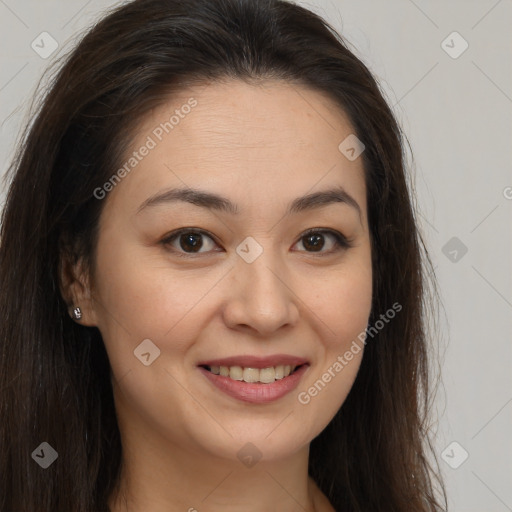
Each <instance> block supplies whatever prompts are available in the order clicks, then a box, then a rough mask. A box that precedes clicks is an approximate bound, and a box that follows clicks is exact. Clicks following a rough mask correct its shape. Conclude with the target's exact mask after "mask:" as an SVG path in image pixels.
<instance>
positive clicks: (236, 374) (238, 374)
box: [201, 363, 307, 384]
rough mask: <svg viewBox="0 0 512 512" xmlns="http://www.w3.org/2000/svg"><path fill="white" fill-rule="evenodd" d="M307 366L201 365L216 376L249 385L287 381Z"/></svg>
mask: <svg viewBox="0 0 512 512" xmlns="http://www.w3.org/2000/svg"><path fill="white" fill-rule="evenodd" d="M303 366H307V363H306V364H300V365H289V364H287V365H278V366H269V367H267V368H261V369H260V368H250V367H242V366H209V365H201V367H202V368H204V369H205V370H208V371H209V372H210V373H213V374H214V375H220V376H221V377H227V378H229V379H231V380H236V381H243V382H248V383H257V384H272V383H273V382H275V381H276V380H282V379H286V378H287V377H289V376H290V375H292V374H293V373H294V372H296V371H297V370H298V369H299V368H302V367H303Z"/></svg>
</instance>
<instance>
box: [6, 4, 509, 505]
mask: <svg viewBox="0 0 512 512" xmlns="http://www.w3.org/2000/svg"><path fill="white" fill-rule="evenodd" d="M118 3H119V2H112V1H108V0H89V1H87V0H67V1H65V2H64V1H60V2H58V1H56V0H0V38H1V39H0V52H1V56H0V59H1V72H0V125H1V133H0V136H1V138H0V157H1V165H2V168H1V169H0V172H2V173H3V172H5V169H6V168H7V165H8V161H9V159H10V158H11V156H12V154H13V148H14V144H15V141H16V138H17V135H18V133H19V130H20V127H21V126H22V124H23V123H24V122H26V121H27V120H29V119H28V117H27V112H28V106H29V103H30V99H31V97H32V95H33V93H34V91H35V87H36V85H37V82H38V80H39V77H40V76H41V74H42V72H43V70H44V69H45V68H46V67H47V66H48V65H49V64H50V63H51V62H53V61H54V60H55V58H56V57H57V56H60V55H62V54H63V53H65V52H66V51H68V50H69V49H70V48H71V46H72V44H73V40H74V39H75V38H76V36H77V34H78V33H79V32H81V31H82V30H83V29H84V28H85V27H87V26H89V24H90V23H91V22H92V21H93V20H95V19H98V17H99V16H101V13H102V12H103V11H104V10H105V9H106V8H108V7H111V6H114V5H116V4H118ZM300 3H301V4H303V5H305V6H306V7H309V8H311V9H312V10H314V11H316V12H317V13H319V14H320V15H322V16H323V17H324V18H326V19H327V20H329V21H330V22H331V23H333V24H334V25H335V27H336V28H337V29H338V30H340V31H341V32H342V34H343V35H344V36H345V37H346V38H347V39H348V40H349V41H350V42H351V43H352V44H353V45H354V46H355V48H356V53H357V54H358V56H359V57H360V58H361V59H362V60H363V61H364V62H365V63H366V64H367V65H368V66H369V67H370V69H371V70H372V71H373V73H374V74H375V75H376V76H377V78H378V79H379V80H380V83H381V86H382V88H383V90H384V91H385V93H386V95H387V97H388V99H389V101H390V103H391V105H392V106H393V108H394V111H395V112H396V115H397V117H398V119H399V121H400V123H401V125H402V126H403V128H404V130H405V132H406V134H407V136H408V138H409V140H410V142H411V145H412V150H413V154H414V158H415V167H414V171H411V172H413V174H414V181H415V183H416V189H417V194H418V197H419V207H420V219H421V226H422V229H423V231H424V234H425V237H426V240H427V242H428V245H429V250H430V253H431V256H432V258H433V261H434V265H435V272H436V275H437V278H438V281H439V285H440V289H441V294H442V300H443V307H444V310H445V318H446V319H447V321H445V320H443V321H442V324H441V335H442V336H441V338H440V344H441V347H442V351H443V350H445V353H444V360H443V366H442V379H443V383H444V388H441V390H440V395H439V398H438V400H437V408H438V415H439V418H440V423H439V431H438V434H437V437H436V450H437V453H438V454H439V456H440V463H441V467H442V470H443V473H444V475H445V478H446V481H447V486H448V494H449V502H450V505H451V506H450V510H452V511H455V512H484V511H485V512H505V511H507V510H509V511H512V486H511V484H512V436H511V432H512V428H511V426H512V376H511V374H512V372H511V369H512V344H511V333H512V322H511V318H512V315H511V313H512V278H511V264H512V254H511V253H512V229H511V228H512V225H511V224H512V223H511V219H512V172H511V151H510V147H511V142H512V133H511V132H512V123H511V118H512V115H511V114H512V80H511V77H512V72H511V68H512V45H511V40H510V27H511V26H512V2H511V0H499V1H496V0H481V1H477V0H472V1H468V0H458V1H454V0H452V1H447V0H445V1H441V0H437V1H428V2H427V1H421V0H414V1H413V0H387V1H384V0H364V1H361V0H359V1H357V0H350V1H348V0H347V1H344V0H322V1H321V0H315V1H311V2H300ZM43 31H46V32H48V33H49V34H51V36H52V37H53V38H54V39H55V40H56V41H57V42H58V44H59V47H58V49H57V50H56V51H55V52H54V53H53V54H52V55H51V56H50V57H49V58H47V59H43V58H41V57H40V56H39V55H38V54H37V53H36V52H35V51H34V50H33V49H32V48H31V43H32V41H34V40H36V42H37V40H40V39H37V38H38V36H39V35H40V34H41V33H42V32H43ZM453 31H457V32H458V33H459V34H460V35H461V36H462V37H463V38H464V40H466V41H467V43H468V44H469V47H468V49H467V50H466V51H465V52H464V53H462V54H461V55H460V56H459V57H458V58H452V57H451V56H450V55H448V53H446V52H445V50H444V49H443V47H445V48H446V45H448V46H449V47H450V46H451V47H452V48H451V49H450V48H446V49H448V50H449V51H451V52H452V53H453V52H456V51H458V50H460V49H461V48H462V46H461V44H463V42H462V41H461V40H458V39H456V38H455V39H454V38H453V37H452V38H448V39H447V40H446V42H445V43H444V45H442V42H443V41H444V40H445V39H446V38H447V36H449V34H451V33H452V32H453ZM39 44H41V43H39ZM4 194H5V190H2V191H1V194H0V201H1V203H3V202H4ZM452 237H457V239H458V240H459V241H457V242H456V243H457V244H458V245H459V247H455V250H456V251H457V252H456V253H454V252H452V253H451V254H450V251H453V249H454V248H453V247H448V248H446V249H445V253H446V254H447V255H445V253H443V247H445V244H446V243H447V242H448V241H449V240H450V239H451V238H452ZM461 244H464V246H466V247H467V253H466V254H464V255H462V251H461V250H460V248H461V247H462V246H461ZM453 259H455V260H456V261H452V260H453ZM441 318H442V319H443V317H441ZM453 441H456V442H457V443H458V445H455V446H453V445H452V446H451V447H450V448H449V449H448V450H447V451H445V449H446V448H447V447H448V446H449V445H450V443H452V442H453ZM463 449H464V450H466V451H467V452H468V454H469V457H468V458H467V460H465V461H464V463H463V464H461V465H460V466H459V467H458V468H457V469H453V468H452V467H450V465H449V464H448V463H447V462H446V461H449V462H450V464H451V465H452V466H453V465H456V463H458V462H460V460H461V457H462V455H463V453H464V452H462V450H463ZM443 453H444V459H443V458H442V454H443ZM445 459H446V461H445Z"/></svg>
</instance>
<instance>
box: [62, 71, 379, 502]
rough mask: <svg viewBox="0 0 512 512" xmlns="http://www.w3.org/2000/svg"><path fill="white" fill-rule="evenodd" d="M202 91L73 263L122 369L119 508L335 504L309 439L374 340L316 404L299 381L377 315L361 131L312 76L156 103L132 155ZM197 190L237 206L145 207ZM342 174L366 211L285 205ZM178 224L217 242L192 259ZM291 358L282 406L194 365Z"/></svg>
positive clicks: (188, 93)
mask: <svg viewBox="0 0 512 512" xmlns="http://www.w3.org/2000/svg"><path fill="white" fill-rule="evenodd" d="M191 97H193V98H195V100H197V106H196V107H195V108H193V109H192V110H191V112H190V113H189V114H188V115H186V116H185V117H184V118H183V119H180V121H179V124H177V125H176V126H175V127H174V129H173V130H172V132H170V133H169V134H165V135H164V137H163V138H162V141H158V144H157V145H156V147H155V148H154V149H152V150H151V151H149V154H148V155H147V156H145V157H144V158H143V159H142V160H141V161H140V163H138V165H137V166H136V168H134V169H133V170H132V171H131V172H130V173H129V174H128V175H127V176H126V177H124V178H123V180H122V181H121V182H120V183H119V184H117V185H116V186H115V187H114V189H113V190H112V191H110V192H109V193H108V194H107V197H106V198H105V199H103V201H106V203H105V205H104V210H103V212H102V216H101V219H100V231H99V239H98V246H97V253H96V260H95V268H94V269H93V272H92V273H90V274H87V273H85V272H83V269H82V268H81V267H80V265H77V266H76V267H73V268H72V269H71V270H70V273H71V275H72V278H71V279H69V281H68V283H67V287H66V290H67V291H66V293H67V294H68V295H69V296H70V297H72V300H73V303H74V304H75V305H79V306H80V307H81V309H82V313H83V317H82V319H81V320H80V323H82V324H84V325H88V326H97V327H98V328H99V330H100V332H101V334H102V337H103V340H104V343H105V346H106V349H107V352H108V356H109V359H110V362H111V366H112V374H113V375H112V382H113V388H114V397H115V404H116V412H117V415H118V421H119V427H120V431H121V435H122V442H123V457H124V460H123V471H122V479H121V482H122V485H121V488H122V492H121V493H120V494H119V495H116V496H112V498H111V510H112V511H113V512H124V511H128V510H129V511H132V512H142V511H144V512H164V511H165V512H169V511H190V512H192V511H193V510H197V511H198V512H203V511H220V510H222V511H223V512H227V511H234V510H237V511H240V510H244V511H248V512H256V511H259V512H262V511H269V510H279V511H280V512H291V511H299V510H300V511H304V510H307V511H313V510H317V511H318V510H322V511H332V510H334V509H333V508H332V506H331V505H330V504H329V502H328V501H327V499H326V497H325V496H324V495H323V494H322V493H321V491H320V490H319V489H318V487H317V486H316V485H315V483H314V482H313V481H312V479H311V478H310V477H309V476H308V471H307V466H308V456H309V445H310V442H311V441H312V439H314V438H315V437H316V436H317V435H318V434H319V433H320V432H321V431H322V430H323V429H324V428H325V427H326V425H327V424H328V423H329V421H330V420H331V419H332V418H333V416H334V415H335V413H336V412H337V410H338V409H339V408H340V406H341V405H342V403H343V402H344V400H345V398H346V396H347V394H348V392H349V391H350V388H351V386H352V384H353V382H354V379H355V377H356V375H357V372H358V369H359V365H360V362H361V358H362V356H363V350H361V351H360V352H359V353H357V354H356V355H354V357H353V359H352V360H351V361H350V362H348V364H347V365H346V366H345V367H344V368H343V371H341V372H339V373H337V374H336V376H335V377H334V378H332V380H331V381H330V382H329V383H328V384H327V385H326V386H325V387H324V389H322V390H321V392H319V393H318V394H317V396H315V397H312V398H311V401H310V402H309V403H308V404H307V405H305V404H302V403H300V402H299V400H298V393H299V392H301V391H304V390H307V389H308V388H310V387H311V386H312V385H313V384H314V383H315V381H317V380H318V379H319V378H320V377H321V376H322V374H323V373H324V372H325V371H327V369H328V368H329V367H332V365H333V364H334V362H335V361H336V360H337V358H338V356H340V355H343V354H344V353H345V352H346V351H347V350H348V349H349V347H350V345H351V343H352V342H353V341H354V340H356V339H357V336H358V335H359V334H360V333H361V332H363V331H364V330H365V328H366V326H367V322H368V317H369V314H370V308H371V297H372V285H371V282H372V268H371V248H370V238H369V229H368V221H367V215H366V187H365V181H364V172H363V164H362V160H361V158H357V159H356V160H354V161H349V160H348V159H347V158H345V157H344V155H343V154H342V153H341V152H340V151H339V149H338V145H339V144H340V142H341V141H342V140H343V139H345V137H347V136H348V135H349V134H351V133H353V132H354V130H353V128H352V127H351V125H350V123H349V122H348V120H347V118H346V117H345V116H344V114H343V112H341V111H340V109H338V108H337V107H336V105H335V104H334V103H333V102H332V101H331V100H330V99H329V98H327V97H326V96H324V95H322V94H320V93H318V92H316V91H313V90H310V89H307V88H305V87H303V86H297V85H291V84H289V83H286V82H281V81H265V82H262V83H261V84H258V85H248V84H245V83H243V82H241V81H227V82H224V83H218V82H216V83H213V84H209V85H204V86H196V87H194V88H190V89H187V90H183V91H181V92H180V94H179V95H175V96H173V97H172V99H171V100H169V101H168V102H167V103H166V104H165V105H162V106H161V107H159V108H157V109H155V110H153V111H152V112H151V113H150V114H149V115H148V116H147V117H146V118H145V119H144V120H143V122H142V123H140V125H139V126H138V127H137V130H136V135H135V137H134V139H133V140H132V145H131V149H130V151H129V152H128V153H127V158H129V156H130V155H131V152H132V151H135V150H138V148H140V147H141V146H142V145H143V144H144V143H145V141H146V140H147V137H148V135H151V134H152V133H153V130H154V129H155V127H157V126H158V125H159V124H160V123H161V122H164V121H165V120H168V119H169V117H170V115H171V114H172V113H173V112H174V111H175V109H177V108H178V109H179V108H180V106H181V105H183V104H185V103H187V101H188V100H189V98H191ZM153 138H155V137H154V136H153ZM155 140H156V139H155ZM184 186H188V187H193V188H200V189H201V190H206V191H209V192H214V193H218V194H220V195H223V196H226V197H227V198H229V199H230V200H231V201H232V202H234V203H236V204H237V205H238V207H239V210H240V213H239V214H238V215H231V214H229V213H227V212H220V211H214V210H209V209H206V208H201V207H199V206H195V205H192V204H189V203H185V202H174V203H167V204H160V205H158V206H154V207H147V208H145V209H143V210H142V211H140V212H139V213H137V210H138V208H139V206H140V205H141V204H142V203H143V202H144V201H145V200H146V199H148V198H149V197H151V196H153V195H155V194H157V193H159V192H162V191H164V190H166V189H169V188H172V187H184ZM332 186H341V187H343V189H344V190H345V191H346V192H347V193H348V194H350V196H352V197H353V198H354V200H355V201H356V202H357V203H358V205H359V207H360V209H361V213H360V215H359V214H358V212H357V210H356V209H355V208H353V207H352V206H350V205H348V204H346V203H341V202H334V203H330V204H328V205H325V206H323V207H320V208H315V209H312V210H309V211H305V212H301V213H294V214H291V215H288V216H285V215H284V214H285V210H286V206H287V205H288V203H289V202H290V201H292V200H293V199H295V198H297V197H299V196H302V195H305V194H308V193H311V192H317V191H320V190H324V189H326V188H330V187H332ZM182 227H189V228H196V229H198V228H200V229H203V230H207V231H208V232H210V233H211V234H212V235H214V236H215V237H216V239H213V238H212V239H210V238H208V236H203V237H202V238H200V240H202V242H203V245H202V247H201V248H200V249H198V250H199V253H197V252H196V253H192V254H190V252H191V248H190V245H188V246H187V245H186V244H185V246H183V244H181V245H180V239H179V237H177V239H175V240H174V242H172V243H168V244H167V246H166V245H164V244H163V243H162V240H163V239H164V238H166V235H169V234H170V233H171V232H172V231H174V230H176V229H178V228H182ZM309 228H324V229H332V230H336V231H339V232H341V233H342V234H344V235H345V236H346V237H347V238H348V239H349V240H351V244H352V246H351V247H350V248H343V247H341V248H339V249H336V244H335V239H334V238H332V236H331V235H329V234H324V237H323V239H322V240H323V242H324V246H323V248H321V249H320V252H315V251H314V249H313V250H312V249H311V245H310V244H308V240H307V239H305V238H304V237H303V232H304V231H305V230H307V229H309ZM248 236H251V237H253V238H254V239H255V240H256V241H257V242H258V244H259V245H260V246H261V247H262V249H263V252H262V254H261V255H260V256H259V257H258V258H257V259H256V260H255V261H254V262H252V263H247V262H246V261H245V260H244V259H242V258H241V257H240V256H239V255H238V254H237V252H236V248H237V246H238V245H239V244H240V243H241V242H242V241H243V240H244V239H245V238H246V237H248ZM173 249H174V251H173ZM187 250H188V251H189V252H188V254H189V257H188V258H187V257H186V256H187V252H186V251H187ZM192 251H193V249H192ZM179 253H181V254H184V256H185V257H180V256H179V255H178V254H179ZM144 339H150V340H151V341H152V342H153V343H154V344H155V345H156V346H157V347H158V349H159V350H160V356H159V357H158V358H157V359H155V360H154V362H153V363H152V364H150V365H149V366H145V365H143V364H142V363H141V362H140V361H139V359H137V358H136V357H134V350H135V349H136V347H137V346H138V345H139V344H140V343H141V342H142V340H144ZM360 345H362V344H361V343H360ZM279 353H281V354H283V353H284V354H292V355H298V356H302V357H305V358H307V359H308V360H309V362H310V367H309V368H308V370H307V372H306V373H305V374H304V376H303V378H302V380H301V382H300V383H299V386H298V388H297V389H296V390H294V391H292V392H291V393H289V394H288V395H286V396H284V397H282V398H280V399H279V400H277V401H275V402H272V403H269V404H251V403H245V402H242V401H239V400H237V399H235V398H232V397H230V396H227V395H225V394H224V393H222V392H221V391H219V390H218V389H217V388H215V387H214V386H213V385H212V384H211V383H210V382H209V381H208V380H207V379H206V378H205V377H204V376H203V375H202V374H201V372H200V371H199V369H198V368H197V366H196V365H197V363H198V362H199V361H200V360H205V359H213V358H220V357H227V356H233V355H245V354H252V355H258V356H264V355H270V354H279ZM248 442H250V443H252V444H253V445H255V446H256V447H257V449H258V450H259V452H260V453H261V455H262V457H261V459H260V460H259V461H258V462H257V463H256V464H255V465H254V466H252V467H250V468H249V467H246V466H245V465H244V464H242V463H241V461H240V460H239V459H238V457H237V452H238V450H240V449H241V448H242V447H244V446H245V445H246V443H248Z"/></svg>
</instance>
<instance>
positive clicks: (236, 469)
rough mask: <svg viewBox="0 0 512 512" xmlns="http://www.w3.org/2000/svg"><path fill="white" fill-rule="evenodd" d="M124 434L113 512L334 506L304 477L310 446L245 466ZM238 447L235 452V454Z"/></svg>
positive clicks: (308, 511)
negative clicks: (118, 486)
mask: <svg viewBox="0 0 512 512" xmlns="http://www.w3.org/2000/svg"><path fill="white" fill-rule="evenodd" d="M132 440H133V442H131V439H130V437H128V438H126V437H123V467H122V471H121V480H120V492H118V493H116V495H113V496H112V497H111V500H110V510H111V512H174V511H176V512H178V511H179V512H183V511H188V512H202V511H204V510H208V511H209V512H217V511H221V510H222V512H231V511H235V510H236V511H240V510H244V511H246V512H264V511H268V510H279V511H280V512H292V511H296V510H301V511H304V512H317V511H318V510H320V508H318V507H319V506H320V505H319V504H320V503H322V509H323V510H333V509H332V508H330V507H329V508H327V507H326V505H325V497H323V496H321V492H320V491H319V489H318V487H316V485H315V484H314V482H313V481H312V480H311V478H310V477H309V476H308V471H307V469H308V456H309V445H307V446H305V447H304V448H303V449H301V450H299V451H298V452H296V453H294V454H293V455H291V456H290V457H289V458H287V459H286V460H281V459H280V460H278V461H264V460H263V459H262V460H260V461H259V462H257V463H256V464H254V465H253V466H252V467H247V466H245V465H244V464H243V463H242V462H240V461H239V460H238V459H237V458H236V456H235V458H234V459H223V458H219V457H216V456H214V455H212V454H209V453H207V452H206V453H202V452H201V453H194V452H192V451H190V450H188V449H187V448H186V447H183V446H180V445H175V444H172V443H171V442H169V441H167V440H166V441H162V440H161V439H160V440H157V439H155V438H151V437H144V436H137V438H136V439H135V438H134V439H132ZM236 451H237V450H234V452H236Z"/></svg>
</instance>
